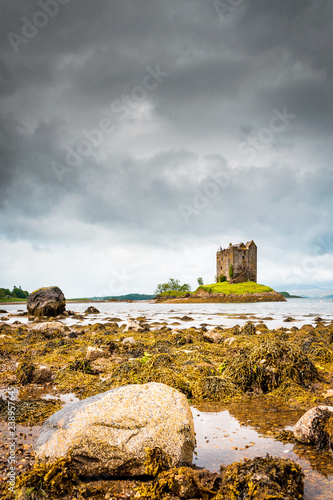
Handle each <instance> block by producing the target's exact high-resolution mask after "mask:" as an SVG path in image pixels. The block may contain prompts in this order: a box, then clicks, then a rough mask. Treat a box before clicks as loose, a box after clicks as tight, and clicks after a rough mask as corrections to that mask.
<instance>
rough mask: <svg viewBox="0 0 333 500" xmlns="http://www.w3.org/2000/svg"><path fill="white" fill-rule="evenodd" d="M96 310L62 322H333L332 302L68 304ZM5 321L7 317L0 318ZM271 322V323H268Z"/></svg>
mask: <svg viewBox="0 0 333 500" xmlns="http://www.w3.org/2000/svg"><path fill="white" fill-rule="evenodd" d="M89 306H94V307H97V309H99V311H100V314H96V315H94V314H91V315H88V316H86V317H85V318H84V320H82V321H80V320H76V319H73V318H68V319H66V320H62V322H64V323H65V324H67V325H71V324H74V323H81V324H87V323H96V322H97V321H98V322H101V323H103V322H106V321H111V320H112V318H115V317H117V318H119V319H120V320H121V321H120V324H121V323H126V322H127V321H128V319H129V318H137V317H140V316H145V317H146V318H147V322H148V323H154V322H159V323H163V322H167V323H168V325H170V324H172V323H179V325H175V327H176V326H177V328H189V327H191V326H200V325H201V324H202V323H205V324H207V325H211V326H214V325H219V326H222V327H232V326H234V325H236V324H238V325H240V326H242V325H244V324H245V323H246V322H247V321H253V322H254V323H258V322H263V323H265V324H267V326H268V328H270V329H272V328H279V327H281V326H284V327H286V328H291V327H292V326H298V327H301V326H302V325H303V324H312V325H315V318H316V317H318V316H319V317H321V318H323V319H324V320H327V321H332V320H333V301H332V300H330V299H323V300H318V299H288V300H287V301H286V302H264V303H250V304H248V303H240V304H232V303H231V304H223V303H222V304H216V303H214V304H163V303H162V304H155V303H152V302H143V301H141V302H99V303H96V302H84V303H82V302H81V303H68V304H67V309H69V310H73V311H75V312H78V313H83V312H84V311H85V310H86V309H87V307H89ZM1 308H3V309H5V310H6V311H8V313H16V312H17V311H18V310H19V309H20V310H24V311H26V307H25V305H23V304H19V305H15V304H9V305H3V306H1ZM183 316H189V317H191V318H192V320H190V321H183V320H182V319H181V318H182V317H183ZM1 317H6V315H5V314H1V315H0V321H1ZM287 317H291V318H294V319H295V321H291V322H288V323H286V322H285V321H284V320H285V319H286V318H287ZM269 318H270V319H269ZM16 320H19V321H21V322H22V323H23V322H27V321H28V318H27V317H26V316H19V317H16V316H12V317H10V318H9V320H8V321H7V322H8V323H13V322H14V321H16Z"/></svg>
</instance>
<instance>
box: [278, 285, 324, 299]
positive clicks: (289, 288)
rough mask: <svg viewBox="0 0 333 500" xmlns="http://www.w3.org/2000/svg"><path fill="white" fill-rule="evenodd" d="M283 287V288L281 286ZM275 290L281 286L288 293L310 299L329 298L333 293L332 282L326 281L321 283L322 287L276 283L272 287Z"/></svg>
mask: <svg viewBox="0 0 333 500" xmlns="http://www.w3.org/2000/svg"><path fill="white" fill-rule="evenodd" d="M282 287H283V288H282ZM274 288H275V290H278V289H279V288H280V290H281V288H282V290H284V291H286V292H287V293H289V294H290V295H297V296H302V298H311V299H323V298H329V297H330V295H331V294H333V283H328V284H325V285H323V286H322V287H319V286H316V285H312V284H300V283H299V284H293V285H286V284H284V285H281V284H280V285H277V286H275V287H274Z"/></svg>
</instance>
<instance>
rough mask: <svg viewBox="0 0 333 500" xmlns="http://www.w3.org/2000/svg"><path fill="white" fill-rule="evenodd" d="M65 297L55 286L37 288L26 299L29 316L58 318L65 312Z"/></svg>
mask: <svg viewBox="0 0 333 500" xmlns="http://www.w3.org/2000/svg"><path fill="white" fill-rule="evenodd" d="M65 308H66V300H65V296H64V294H63V293H62V291H61V290H60V288H59V287H57V286H49V287H44V288H39V289H38V290H35V291H34V292H32V293H31V294H30V295H29V297H28V299H27V309H28V314H29V315H30V316H58V315H59V314H62V313H63V312H64V311H65Z"/></svg>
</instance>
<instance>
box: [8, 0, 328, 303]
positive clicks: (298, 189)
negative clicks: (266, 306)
mask: <svg viewBox="0 0 333 500" xmlns="http://www.w3.org/2000/svg"><path fill="white" fill-rule="evenodd" d="M1 8H2V16H1V62H0V89H1V101H0V103H1V108H0V109H1V122H0V162H1V163H0V168H1V173H0V175H1V177H0V182H1V185H0V244H1V259H0V277H1V283H0V286H2V287H9V288H12V287H13V286H14V285H16V286H19V285H21V286H22V288H24V289H27V290H29V291H30V292H31V291H32V290H34V289H36V288H39V287H40V286H47V285H53V284H54V285H58V286H59V287H60V288H61V289H62V290H63V291H64V293H65V295H66V297H80V296H93V295H118V294H123V293H128V292H141V293H152V292H153V291H154V289H155V287H156V285H157V284H158V283H160V282H164V281H167V280H168V278H170V277H173V278H178V279H180V280H181V281H182V282H189V283H190V284H191V285H192V288H195V287H196V278H197V277H198V276H202V277H203V278H204V281H205V282H206V283H212V282H213V281H214V275H215V272H216V270H215V260H216V250H217V248H218V247H219V246H220V245H222V247H225V246H227V245H228V244H229V243H230V242H232V243H239V242H240V241H245V242H246V241H248V240H252V239H253V240H254V241H255V242H256V244H257V246H258V281H259V282H261V283H265V284H268V285H271V286H276V287H278V288H279V289H283V286H287V285H289V284H294V283H295V284H307V283H311V284H314V285H317V286H323V287H327V288H330V287H333V236H332V180H333V170H332V157H333V154H332V153H333V140H332V136H333V109H332V108H333V85H332V83H333V81H332V80H333V57H332V42H333V2H332V1H330V0H320V1H316V0H293V1H290V0H270V1H267V0H214V1H213V0H108V1H105V0H39V1H37V0H2V2H1Z"/></svg>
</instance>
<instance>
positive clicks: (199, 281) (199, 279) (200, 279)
mask: <svg viewBox="0 0 333 500" xmlns="http://www.w3.org/2000/svg"><path fill="white" fill-rule="evenodd" d="M197 282H198V285H199V286H202V285H203V284H204V281H203V279H202V278H201V276H200V278H197Z"/></svg>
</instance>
